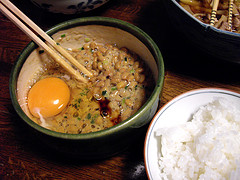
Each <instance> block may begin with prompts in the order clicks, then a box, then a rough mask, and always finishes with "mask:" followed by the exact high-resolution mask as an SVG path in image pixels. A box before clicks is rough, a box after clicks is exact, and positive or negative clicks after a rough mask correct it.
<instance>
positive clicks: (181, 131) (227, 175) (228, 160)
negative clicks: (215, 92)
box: [156, 98, 240, 180]
mask: <svg viewBox="0 0 240 180" xmlns="http://www.w3.org/2000/svg"><path fill="white" fill-rule="evenodd" d="M156 135H157V136H158V137H159V138H161V147H159V148H160V149H161V153H160V154H159V167H160V171H161V174H160V178H162V179H173V180H184V179H200V180H203V179H204V180H206V179H207V180H210V179H217V180H221V179H231V180H236V179H240V111H239V110H238V109H237V108H236V107H235V106H234V105H233V104H232V103H231V102H229V101H227V100H226V99H223V98H216V99H214V100H213V102H211V103H209V104H207V105H206V106H203V107H201V108H200V109H199V110H198V111H197V112H196V113H195V114H194V115H193V118H192V120H191V121H188V122H186V123H184V124H182V125H179V126H176V127H170V128H162V129H159V130H158V131H157V132H156Z"/></svg>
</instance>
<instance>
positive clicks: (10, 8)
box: [0, 0, 92, 83]
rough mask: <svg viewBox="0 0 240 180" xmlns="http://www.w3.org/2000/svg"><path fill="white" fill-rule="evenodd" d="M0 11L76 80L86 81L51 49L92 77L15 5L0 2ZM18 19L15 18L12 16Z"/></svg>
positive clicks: (7, 0)
mask: <svg viewBox="0 0 240 180" xmlns="http://www.w3.org/2000/svg"><path fill="white" fill-rule="evenodd" d="M0 10H1V11H2V13H3V14H4V15H5V16H6V17H8V18H9V19H10V20H11V21H12V22H13V23H14V24H15V25H17V26H18V27H19V28H20V29H21V30H22V31H23V32H24V33H25V34H27V35H28V36H29V37H30V38H31V39H32V40H33V41H34V42H35V43H36V44H38V45H39V46H40V47H42V48H43V49H44V50H45V51H46V52H47V53H48V54H49V55H50V56H51V57H52V58H53V59H54V60H55V61H56V62H57V63H59V64H60V65H61V66H62V67H63V68H64V69H65V70H66V71H68V72H69V73H70V74H72V75H73V76H74V77H75V78H76V79H77V80H80V81H82V82H84V83H86V82H87V79H86V78H84V77H83V76H82V75H81V73H80V72H79V71H77V70H76V69H74V68H73V67H72V65H70V64H69V63H68V62H67V61H65V60H64V59H63V58H62V57H61V56H60V55H58V54H57V53H56V52H55V51H54V50H53V48H54V49H55V50H56V51H57V52H58V53H60V54H61V55H62V56H63V57H65V58H66V59H67V60H68V61H69V62H70V63H72V64H73V65H74V66H75V67H76V68H78V69H79V70H80V71H81V72H82V73H84V74H85V75H87V76H88V77H92V73H91V72H89V71H88V70H87V69H86V68H85V67H84V66H83V65H81V64H80V63H79V62H78V61H77V60H76V59H75V58H74V57H72V55H70V54H69V53H68V52H67V51H66V50H65V49H64V48H62V47H61V46H60V45H57V43H56V42H55V41H54V40H53V39H52V38H51V37H50V36H48V35H47V34H46V33H45V32H44V31H43V30H42V29H41V28H39V27H38V26H37V25H36V24H35V23H34V22H33V21H31V20H30V19H29V18H28V17H27V16H26V15H25V14H23V13H22V12H21V11H20V10H19V9H18V8H17V7H16V6H15V5H13V4H12V3H11V2H10V1H9V0H0ZM13 13H14V14H15V15H16V16H18V17H16V16H15V15H14V14H13ZM18 18H20V19H21V20H22V21H23V22H25V23H26V25H28V26H29V27H30V28H31V29H32V30H33V31H34V32H35V33H37V34H38V35H40V36H41V37H42V38H43V39H44V40H45V41H46V42H48V43H49V44H50V45H51V46H52V47H53V48H52V47H49V46H48V45H47V44H45V43H44V42H43V41H42V40H41V39H40V38H39V37H38V36H37V35H36V34H35V33H34V32H33V31H32V30H31V29H29V28H28V27H27V26H26V25H25V24H23V22H22V21H21V20H19V19H18Z"/></svg>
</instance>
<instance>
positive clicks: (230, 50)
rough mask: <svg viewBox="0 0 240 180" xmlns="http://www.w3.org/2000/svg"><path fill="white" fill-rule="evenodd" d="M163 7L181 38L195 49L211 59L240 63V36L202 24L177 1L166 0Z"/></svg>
mask: <svg viewBox="0 0 240 180" xmlns="http://www.w3.org/2000/svg"><path fill="white" fill-rule="evenodd" d="M163 5H164V6H165V9H166V13H167V15H168V18H169V20H170V22H171V24H172V26H173V28H174V29H175V32H176V33H179V36H183V37H184V39H186V40H187V41H188V42H191V44H193V45H194V46H195V48H197V49H199V51H201V52H203V53H205V54H208V55H211V57H214V58H217V59H220V60H222V61H226V62H232V63H240V48H239V47H240V34H237V33H233V32H229V31H223V30H220V29H217V28H215V27H213V26H210V25H208V24H205V23H202V22H201V21H199V20H198V19H196V18H194V17H193V16H192V15H191V14H190V13H189V12H187V11H186V10H185V9H184V8H183V7H182V6H181V5H179V3H178V2H177V0H164V1H163Z"/></svg>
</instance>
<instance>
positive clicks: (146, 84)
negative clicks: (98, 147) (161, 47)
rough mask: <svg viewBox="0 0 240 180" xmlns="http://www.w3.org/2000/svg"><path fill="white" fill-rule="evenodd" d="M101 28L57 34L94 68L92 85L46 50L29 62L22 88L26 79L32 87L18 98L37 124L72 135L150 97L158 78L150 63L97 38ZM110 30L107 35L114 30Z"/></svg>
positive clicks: (114, 119) (123, 115)
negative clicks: (58, 62) (77, 78)
mask: <svg viewBox="0 0 240 180" xmlns="http://www.w3.org/2000/svg"><path fill="white" fill-rule="evenodd" d="M96 29H97V30H98V29H99V26H85V27H81V28H79V27H74V28H70V29H67V30H63V31H60V32H58V33H56V34H54V35H53V38H54V40H55V41H56V42H57V43H58V44H59V45H62V46H63V47H65V48H66V49H67V50H68V52H69V53H70V54H72V56H73V57H75V58H76V59H77V60H78V61H79V62H80V63H81V64H82V65H84V66H85V67H86V68H87V69H88V70H89V71H90V72H92V74H93V77H92V78H89V82H88V83H81V82H79V81H78V80H76V79H74V78H73V77H72V76H70V75H69V73H68V72H66V71H65V70H64V69H63V68H62V67H60V66H58V65H56V63H55V62H54V61H53V60H52V59H51V58H50V57H49V56H48V55H47V54H46V53H45V52H44V51H43V50H42V49H37V50H35V51H34V52H33V53H32V54H31V55H30V56H29V57H28V59H27V60H26V62H25V64H24V65H23V68H22V70H21V72H20V74H19V80H18V87H20V89H22V88H21V87H23V80H24V82H25V83H24V86H26V87H28V88H24V91H18V101H19V103H20V105H21V106H22V108H23V110H24V111H25V113H26V114H27V115H28V116H29V118H30V119H32V120H33V121H34V122H35V123H37V124H39V125H41V126H43V127H45V128H47V129H50V130H53V131H56V132H61V133H69V134H81V133H90V132H95V131H100V130H104V129H107V128H110V127H112V126H114V125H116V124H118V123H120V122H122V121H124V120H126V119H127V118H129V117H130V116H132V115H133V114H134V113H136V112H137V111H138V110H139V109H140V108H141V106H142V105H143V104H144V103H145V102H146V100H147V99H148V97H150V95H151V93H152V91H153V89H154V86H155V80H154V76H153V74H152V73H151V70H150V68H149V67H148V65H147V64H146V63H145V62H144V61H143V60H142V59H141V58H140V57H139V56H138V55H137V54H136V53H134V52H133V51H130V50H129V49H127V48H126V47H122V46H121V47H118V44H115V43H103V42H101V43H100V42H98V40H99V39H100V40H101V41H102V40H103V39H104V38H103V37H102V36H104V35H102V34H101V32H98V33H100V34H98V35H99V37H95V36H94V37H93V36H92V35H91V31H96ZM104 29H105V31H104V32H102V33H107V32H109V31H111V30H114V29H113V28H110V27H105V28H104ZM98 38H99V39H98ZM31 68H34V70H33V71H32V72H31V73H30V74H31V76H29V73H28V71H29V69H31ZM35 68H36V69H35ZM26 76H28V81H27V82H26V79H25V78H26ZM86 78H87V77H86ZM39 84H40V85H39ZM41 84H42V85H41ZM35 87H36V88H35ZM41 94H43V95H41ZM49 100H51V101H50V102H48V101H49Z"/></svg>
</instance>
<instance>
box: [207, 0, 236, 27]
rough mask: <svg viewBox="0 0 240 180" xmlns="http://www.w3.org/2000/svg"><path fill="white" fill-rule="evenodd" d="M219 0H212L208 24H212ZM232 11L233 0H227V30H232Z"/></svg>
mask: <svg viewBox="0 0 240 180" xmlns="http://www.w3.org/2000/svg"><path fill="white" fill-rule="evenodd" d="M218 4H219V0H213V7H212V13H211V17H210V25H211V26H213V25H214V23H215V18H216V14H217V9H218ZM232 13H233V0H229V6H228V30H230V31H231V30H232Z"/></svg>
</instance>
